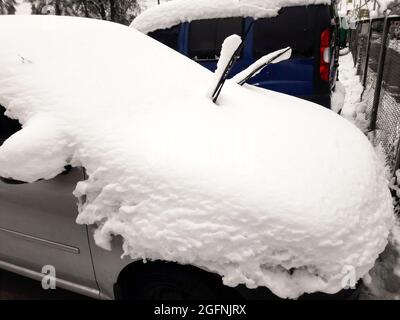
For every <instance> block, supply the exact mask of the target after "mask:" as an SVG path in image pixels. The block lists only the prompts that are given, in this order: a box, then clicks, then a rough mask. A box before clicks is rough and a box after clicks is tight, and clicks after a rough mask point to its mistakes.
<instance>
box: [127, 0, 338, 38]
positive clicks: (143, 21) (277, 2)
mask: <svg viewBox="0 0 400 320" xmlns="http://www.w3.org/2000/svg"><path fill="white" fill-rule="evenodd" d="M328 3H331V0H268V1H265V0H195V1H193V0H173V1H169V2H164V3H162V4H161V5H159V6H153V7H151V8H149V9H148V10H146V11H144V12H143V13H142V14H140V15H139V16H137V17H136V18H135V19H134V20H133V22H132V24H131V27H133V28H135V29H137V30H139V31H141V32H143V33H149V32H151V31H154V30H158V29H167V28H170V27H173V26H175V25H177V24H180V23H182V22H187V21H192V20H199V19H213V18H227V17H253V18H266V17H273V16H276V15H278V12H279V10H280V9H281V8H282V7H290V6H296V5H312V4H328Z"/></svg>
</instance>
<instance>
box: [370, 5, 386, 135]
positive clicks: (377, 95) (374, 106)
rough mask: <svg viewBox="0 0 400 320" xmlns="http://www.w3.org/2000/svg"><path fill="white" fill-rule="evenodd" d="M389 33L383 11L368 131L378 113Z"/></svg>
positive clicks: (371, 127) (374, 124) (373, 126)
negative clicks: (380, 40) (382, 25)
mask: <svg viewBox="0 0 400 320" xmlns="http://www.w3.org/2000/svg"><path fill="white" fill-rule="evenodd" d="M388 33H389V20H388V16H387V14H386V13H385V20H384V29H383V36H382V44H381V50H380V53H379V60H378V72H377V76H376V88H375V93H374V102H373V104H372V113H371V120H370V124H369V131H375V129H376V120H377V115H378V106H379V100H380V94H381V88H382V79H383V67H384V64H385V58H386V48H387V38H388Z"/></svg>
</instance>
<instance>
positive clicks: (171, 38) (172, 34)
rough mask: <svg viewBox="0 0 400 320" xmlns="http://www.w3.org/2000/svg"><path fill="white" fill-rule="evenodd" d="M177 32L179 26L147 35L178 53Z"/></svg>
mask: <svg viewBox="0 0 400 320" xmlns="http://www.w3.org/2000/svg"><path fill="white" fill-rule="evenodd" d="M179 31H180V25H177V26H175V27H172V28H169V29H163V30H156V31H153V32H149V34H148V35H149V36H150V37H152V38H153V39H156V40H158V41H160V42H162V43H164V44H165V45H167V46H168V47H170V48H172V49H174V50H176V51H179Z"/></svg>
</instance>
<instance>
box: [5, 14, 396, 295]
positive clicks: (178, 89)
mask: <svg viewBox="0 0 400 320" xmlns="http://www.w3.org/2000/svg"><path fill="white" fill-rule="evenodd" d="M0 30H12V32H1V33H0V104H2V105H3V106H5V107H6V109H7V115H8V116H10V117H13V118H17V119H19V121H20V122H21V123H22V124H23V129H22V130H21V131H19V132H18V133H16V134H14V135H13V136H11V137H10V138H9V139H8V140H6V142H5V143H4V144H3V145H2V146H1V147H0V176H3V177H10V178H14V179H18V180H24V181H30V182H33V181H36V180H38V179H41V178H45V179H50V178H52V177H54V176H55V175H57V174H58V173H60V172H62V171H63V170H64V165H66V164H72V165H74V166H83V167H85V168H86V170H87V174H88V179H87V180H86V181H82V182H80V183H79V184H78V185H77V187H76V190H75V192H74V194H75V195H76V196H77V197H82V199H84V198H86V201H85V203H83V204H82V205H80V206H79V215H78V218H77V222H78V223H81V224H96V225H97V231H96V233H95V241H96V243H97V244H98V245H100V246H102V247H103V248H106V249H110V240H111V239H112V236H113V235H120V236H122V238H123V239H124V244H123V249H124V252H125V254H126V255H129V256H130V257H132V258H133V259H148V260H157V259H160V260H167V261H176V262H178V263H181V264H192V265H195V266H198V267H201V268H204V269H206V270H209V271H212V272H215V273H218V274H220V275H221V276H222V277H223V280H224V283H225V284H227V285H231V286H235V285H238V284H240V283H243V284H246V285H247V286H248V287H250V288H254V287H257V286H266V287H268V288H270V289H271V290H272V291H273V292H274V293H276V294H277V295H279V296H281V297H290V298H296V297H298V296H299V295H301V294H302V293H304V292H314V291H322V292H329V293H334V292H337V291H339V290H340V289H342V286H343V279H345V278H344V277H346V276H348V272H349V270H350V269H349V268H353V269H351V270H350V271H351V274H352V275H353V274H354V275H355V277H356V279H359V278H361V277H363V276H364V275H365V274H367V272H368V271H369V270H370V269H371V268H372V267H373V265H374V262H375V260H376V258H377V257H378V255H379V254H380V252H382V251H383V250H384V248H385V246H386V244H387V238H388V234H389V230H390V228H391V227H392V224H393V220H394V219H393V212H392V211H393V208H392V201H391V196H390V193H389V190H388V187H387V180H386V178H385V173H384V167H383V165H382V164H381V161H380V160H379V159H380V158H379V157H377V155H376V153H375V151H374V149H373V147H372V146H371V145H370V143H369V141H368V139H367V138H366V137H365V136H364V135H363V134H362V133H361V131H359V130H358V129H357V128H356V127H355V126H354V125H353V124H351V123H350V122H349V121H347V120H346V119H344V118H342V117H340V116H338V115H337V114H335V113H333V112H331V111H329V110H327V109H325V108H323V107H321V106H318V105H315V104H312V103H309V102H306V101H303V100H300V99H296V98H293V97H289V96H286V95H283V94H279V93H274V92H271V91H267V90H263V89H257V88H255V87H252V86H244V87H241V86H239V85H237V84H236V83H234V81H232V80H228V81H227V82H226V85H225V87H224V88H223V91H222V93H221V96H220V98H219V104H218V105H215V104H213V103H212V102H211V101H210V98H209V94H208V93H209V86H210V85H211V84H212V83H213V82H214V75H213V74H212V73H211V72H209V71H208V70H206V69H205V68H203V67H201V66H199V65H197V64H196V63H195V62H193V61H191V60H189V59H187V58H185V57H183V56H181V55H180V54H178V53H176V52H174V51H173V50H171V49H169V48H168V47H166V46H164V45H162V44H160V43H158V42H157V41H155V40H153V39H151V38H149V37H147V36H145V35H143V34H142V33H140V32H137V31H136V30H133V29H132V28H129V27H124V26H122V25H117V24H113V23H110V22H101V21H97V20H89V19H81V18H68V17H49V16H25V17H24V16H2V17H0ZM42 223H45V221H43V222H42Z"/></svg>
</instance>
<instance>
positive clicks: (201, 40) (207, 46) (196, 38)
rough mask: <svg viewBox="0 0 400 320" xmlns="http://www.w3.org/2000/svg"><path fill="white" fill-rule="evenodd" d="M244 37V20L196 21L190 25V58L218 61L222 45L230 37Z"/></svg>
mask: <svg viewBox="0 0 400 320" xmlns="http://www.w3.org/2000/svg"><path fill="white" fill-rule="evenodd" d="M233 34H237V35H238V36H240V37H243V34H244V19H243V18H223V19H206V20H195V21H192V22H191V23H190V25H189V57H190V58H191V59H194V60H197V61H198V60H218V58H219V54H220V52H221V48H222V43H223V42H224V40H225V38H227V37H229V36H230V35H233Z"/></svg>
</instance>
